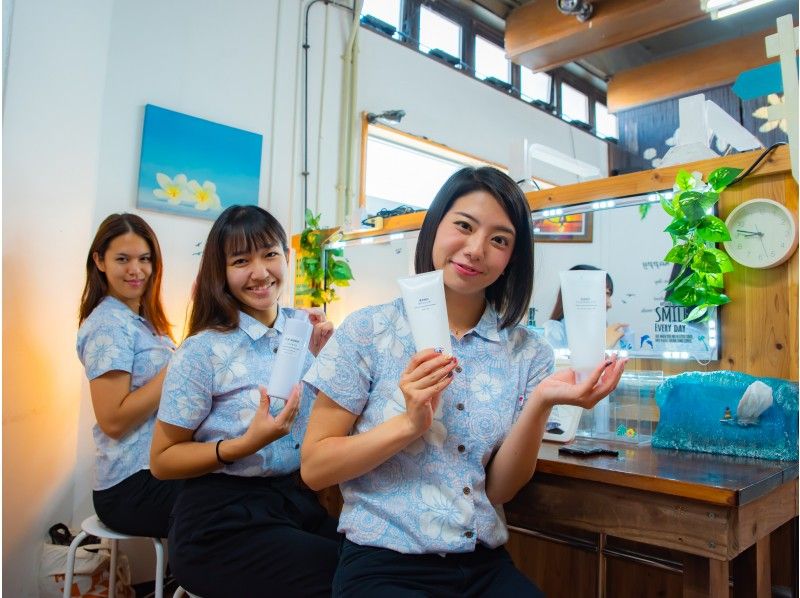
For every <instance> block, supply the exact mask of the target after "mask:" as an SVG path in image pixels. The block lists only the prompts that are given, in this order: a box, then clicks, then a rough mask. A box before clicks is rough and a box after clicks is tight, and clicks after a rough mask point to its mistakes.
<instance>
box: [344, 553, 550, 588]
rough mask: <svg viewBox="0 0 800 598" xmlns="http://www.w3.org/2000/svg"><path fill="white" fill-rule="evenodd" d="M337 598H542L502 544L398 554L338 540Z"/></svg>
mask: <svg viewBox="0 0 800 598" xmlns="http://www.w3.org/2000/svg"><path fill="white" fill-rule="evenodd" d="M333 595H334V596H336V597H337V598H350V597H356V596H358V597H362V596H363V597H365V598H366V597H369V598H372V597H373V596H380V598H411V597H414V598H416V597H420V598H422V597H436V598H439V597H448V598H449V597H452V598H462V597H464V596H474V597H475V598H478V597H481V598H483V597H493V596H496V597H497V598H508V597H511V598H528V597H538V598H543V597H544V594H543V593H542V592H541V590H540V589H539V588H538V587H536V585H535V584H534V583H533V582H531V581H530V580H529V579H528V578H527V577H525V576H524V575H523V574H522V573H521V572H520V571H519V570H518V569H517V568H516V567H515V566H514V563H513V562H512V561H511V557H510V556H509V555H508V552H506V549H505V548H503V547H502V546H501V547H500V548H494V549H492V548H487V547H486V546H482V545H480V544H479V545H478V546H477V547H476V549H475V551H474V552H465V553H451V554H448V555H446V556H444V557H443V556H440V555H438V554H401V553H399V552H395V551H394V550H389V549H387V548H376V547H374V546H359V545H358V544H355V543H353V542H350V541H349V540H345V541H344V542H343V543H342V549H341V554H340V557H339V567H338V568H337V569H336V577H335V578H334V581H333Z"/></svg>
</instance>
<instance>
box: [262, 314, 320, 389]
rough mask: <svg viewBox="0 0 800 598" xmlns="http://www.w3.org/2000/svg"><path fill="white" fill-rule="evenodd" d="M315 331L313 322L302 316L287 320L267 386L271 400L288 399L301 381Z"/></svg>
mask: <svg viewBox="0 0 800 598" xmlns="http://www.w3.org/2000/svg"><path fill="white" fill-rule="evenodd" d="M313 329H314V327H313V326H312V325H311V322H309V321H308V320H307V319H305V318H303V317H302V316H301V317H294V318H286V322H285V323H284V325H283V334H282V335H281V343H280V345H278V353H277V355H276V357H275V363H274V364H273V365H272V372H271V374H270V377H269V385H268V386H267V392H269V396H270V398H279V399H283V400H286V399H288V398H289V395H290V394H291V393H292V388H293V387H294V385H295V384H297V383H298V382H299V381H300V377H301V376H302V375H303V365H304V364H305V362H306V354H307V352H308V342H309V341H310V340H311V333H312V331H313Z"/></svg>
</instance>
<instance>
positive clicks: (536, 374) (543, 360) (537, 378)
mask: <svg viewBox="0 0 800 598" xmlns="http://www.w3.org/2000/svg"><path fill="white" fill-rule="evenodd" d="M525 345H526V346H525V348H524V349H523V351H524V352H525V355H530V356H531V357H530V361H529V366H528V376H527V382H526V384H525V392H524V393H523V395H522V400H521V401H520V402H519V405H518V408H517V410H516V412H515V413H514V421H517V418H518V417H519V414H520V413H522V409H523V408H524V407H525V404H526V403H527V402H528V398H529V397H530V395H531V393H532V392H533V390H534V389H535V388H536V387H537V386H538V385H539V383H540V382H541V381H542V380H544V379H545V378H547V377H548V376H549V375H550V374H552V373H553V371H555V357H554V356H553V348H552V347H551V346H550V345H549V344H547V343H546V342H544V341H543V340H542V338H541V337H540V336H539V335H538V334H535V333H533V332H529V333H528V336H527V339H526V341H525Z"/></svg>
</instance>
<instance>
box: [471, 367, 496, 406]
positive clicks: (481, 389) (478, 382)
mask: <svg viewBox="0 0 800 598" xmlns="http://www.w3.org/2000/svg"><path fill="white" fill-rule="evenodd" d="M469 389H470V390H471V391H472V393H473V394H474V395H475V398H476V399H478V400H479V401H481V402H483V403H485V402H487V401H491V400H492V399H496V398H497V397H499V396H500V393H501V392H503V387H502V386H501V384H500V383H499V382H498V381H497V380H495V379H494V378H492V377H491V376H490V375H489V374H485V373H484V374H478V375H477V376H475V377H474V378H473V379H472V382H471V383H470V385H469Z"/></svg>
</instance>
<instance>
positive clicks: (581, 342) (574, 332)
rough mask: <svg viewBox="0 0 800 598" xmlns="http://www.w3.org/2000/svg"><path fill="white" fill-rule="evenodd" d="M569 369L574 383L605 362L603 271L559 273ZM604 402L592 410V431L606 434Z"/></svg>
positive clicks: (606, 415) (604, 283)
mask: <svg viewBox="0 0 800 598" xmlns="http://www.w3.org/2000/svg"><path fill="white" fill-rule="evenodd" d="M559 276H560V277H561V297H562V300H563V305H564V325H565V326H566V330H567V343H568V344H569V352H570V358H569V360H570V366H571V367H572V369H573V370H575V376H576V379H577V381H578V382H580V381H581V380H583V379H585V378H586V376H587V375H588V374H589V373H590V372H591V371H592V370H593V369H594V368H595V367H597V364H599V363H600V362H601V361H602V360H603V359H605V346H606V273H605V271H603V270H567V271H565V272H559ZM608 410H609V405H608V399H607V398H606V399H603V400H601V401H600V402H599V403H597V405H595V407H594V421H595V430H596V431H597V432H608V416H609V413H608Z"/></svg>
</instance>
